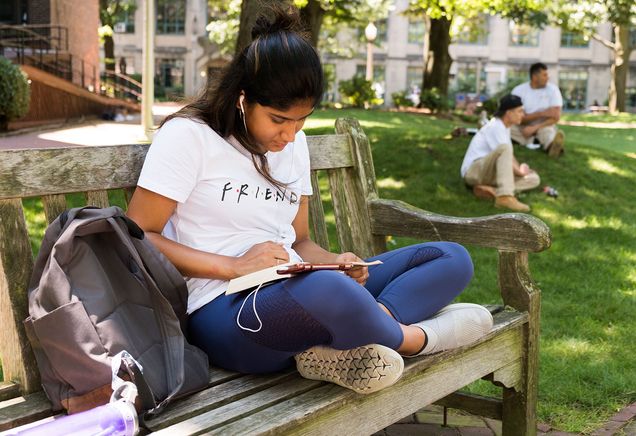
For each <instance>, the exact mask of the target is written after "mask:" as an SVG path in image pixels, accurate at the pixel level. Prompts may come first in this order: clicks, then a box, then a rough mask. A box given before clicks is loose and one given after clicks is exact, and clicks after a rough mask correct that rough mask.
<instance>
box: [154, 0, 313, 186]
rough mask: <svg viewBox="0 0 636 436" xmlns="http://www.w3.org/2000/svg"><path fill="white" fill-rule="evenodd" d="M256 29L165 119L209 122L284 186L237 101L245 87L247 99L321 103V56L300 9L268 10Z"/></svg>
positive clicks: (281, 106) (276, 104) (278, 105)
mask: <svg viewBox="0 0 636 436" xmlns="http://www.w3.org/2000/svg"><path fill="white" fill-rule="evenodd" d="M267 12H269V14H267V13H266V14H263V15H261V16H260V17H259V18H258V19H257V20H256V23H255V25H254V27H253V28H252V42H251V43H250V44H249V45H248V46H247V47H245V48H244V49H243V50H241V52H240V53H239V54H238V55H236V56H235V57H234V59H233V60H232V62H231V63H230V64H229V65H228V66H227V67H225V68H224V70H223V71H222V73H221V75H220V78H219V79H218V80H217V81H216V82H215V83H214V84H213V85H210V86H208V88H206V89H205V91H204V92H203V93H202V94H201V95H199V97H198V98H197V99H196V100H195V101H194V102H192V103H190V104H188V105H187V106H185V107H184V108H182V109H181V110H179V111H178V112H176V113H174V114H172V115H170V116H168V117H166V118H165V119H164V120H163V121H162V123H161V125H160V127H161V126H163V124H165V123H166V122H167V121H168V120H170V119H172V118H175V117H185V118H191V119H194V120H197V121H200V122H204V123H206V124H207V125H208V126H210V127H211V128H212V129H213V130H214V131H215V132H217V133H218V134H219V135H220V136H221V137H223V138H227V137H229V136H230V135H232V136H234V137H235V138H236V139H237V140H238V141H239V142H240V143H241V145H243V147H245V149H247V150H248V151H249V152H250V153H251V155H252V161H253V162H254V167H255V168H256V170H257V171H258V172H259V173H260V174H262V175H263V177H265V178H266V179H267V180H268V181H270V182H271V183H273V184H274V185H276V186H278V187H282V186H284V184H282V183H280V182H278V181H276V180H275V179H274V178H273V177H272V176H271V174H270V171H269V166H268V164H267V158H266V157H265V155H264V154H263V152H262V150H261V149H260V147H259V144H256V143H255V142H254V141H253V139H252V138H251V136H250V135H249V133H248V132H247V131H246V129H245V127H244V124H243V120H242V119H241V113H240V111H239V110H238V109H237V107H236V102H237V100H238V98H239V95H240V93H241V91H244V92H245V101H246V102H248V103H255V102H256V103H258V104H260V105H262V106H269V107H273V108H275V109H278V110H287V109H289V108H290V107H291V106H292V105H294V104H296V103H299V102H305V101H308V100H309V101H311V102H312V103H313V106H316V105H317V104H318V103H319V102H320V100H321V98H322V94H323V90H324V82H323V71H322V65H321V63H320V58H319V56H318V53H317V52H316V50H315V49H314V47H313V46H312V45H311V44H310V43H309V40H308V37H307V35H306V34H304V33H303V32H302V31H301V29H300V15H299V13H298V9H296V8H294V7H289V8H287V9H282V8H281V7H280V6H275V5H274V6H272V7H270V8H268V11H267Z"/></svg>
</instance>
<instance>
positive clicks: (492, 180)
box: [464, 144, 541, 196]
mask: <svg viewBox="0 0 636 436" xmlns="http://www.w3.org/2000/svg"><path fill="white" fill-rule="evenodd" d="M512 159H513V153H512V145H510V144H501V145H500V146H499V147H497V148H496V149H495V150H494V151H493V152H492V153H490V154H489V155H487V156H485V157H482V158H481V159H477V160H476V161H475V162H473V163H472V164H471V165H470V167H469V168H468V171H467V172H466V175H465V176H464V181H465V182H466V183H467V184H468V185H470V186H475V185H490V186H494V187H495V188H496V195H497V196H502V195H514V194H515V193H517V192H521V191H527V190H529V189H533V188H536V187H537V186H539V183H541V179H540V178H539V175H538V174H537V173H535V172H533V173H530V174H528V175H527V176H523V177H517V176H515V175H514V173H513V170H512Z"/></svg>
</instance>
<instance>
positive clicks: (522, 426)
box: [499, 251, 541, 435]
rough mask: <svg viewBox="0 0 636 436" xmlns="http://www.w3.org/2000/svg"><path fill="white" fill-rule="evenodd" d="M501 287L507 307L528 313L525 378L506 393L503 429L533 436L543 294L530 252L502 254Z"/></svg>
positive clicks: (525, 339) (522, 362)
mask: <svg viewBox="0 0 636 436" xmlns="http://www.w3.org/2000/svg"><path fill="white" fill-rule="evenodd" d="M499 287H500V289H501V295H502V297H503V300H504V303H505V304H507V305H509V306H511V307H514V308H515V309H517V310H519V311H527V313H528V324H526V326H525V328H524V344H523V345H524V349H525V350H526V352H525V353H524V355H523V356H521V358H522V361H521V371H522V373H523V378H522V379H521V381H520V384H519V385H517V386H515V388H516V389H515V388H511V389H508V388H504V390H503V426H502V430H503V432H504V434H506V433H507V434H515V433H516V434H519V435H533V434H535V433H536V428H537V421H536V420H537V416H536V414H537V398H538V384H539V324H540V319H541V291H540V290H539V288H538V287H537V285H536V284H535V283H534V281H533V280H532V278H531V277H530V270H529V268H528V254H527V253H523V252H521V253H515V252H512V253H511V252H505V251H500V252H499Z"/></svg>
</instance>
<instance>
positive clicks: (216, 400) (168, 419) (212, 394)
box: [146, 370, 295, 431]
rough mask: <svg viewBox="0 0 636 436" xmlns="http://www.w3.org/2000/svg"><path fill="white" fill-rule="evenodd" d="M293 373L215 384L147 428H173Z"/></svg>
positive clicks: (182, 402)
mask: <svg viewBox="0 0 636 436" xmlns="http://www.w3.org/2000/svg"><path fill="white" fill-rule="evenodd" d="M294 372H295V371H291V370H288V371H285V372H282V373H277V374H270V375H244V376H242V377H239V378H236V379H232V380H229V381H227V382H225V383H221V384H218V385H215V386H213V387H211V388H208V389H205V390H203V391H200V392H197V393H195V394H192V395H190V396H188V397H186V398H184V399H182V400H180V401H178V402H176V403H173V404H170V405H169V406H168V407H166V410H165V411H163V412H162V413H161V414H160V415H159V416H157V417H156V418H153V419H151V420H147V421H146V425H147V426H148V428H150V429H151V430H154V431H156V430H159V429H161V428H163V427H166V426H168V425H173V424H175V423H176V422H178V421H182V420H184V419H187V418H189V417H191V416H194V415H199V414H201V413H203V412H206V411H208V410H210V409H213V408H215V407H219V406H223V405H225V404H228V403H231V402H233V401H236V400H239V399H241V398H244V397H247V396H249V395H252V394H253V393H255V392H258V391H261V390H263V389H267V388H269V387H271V386H274V385H276V384H278V383H282V382H284V381H285V380H287V379H289V378H290V377H293V376H294V375H295V374H294Z"/></svg>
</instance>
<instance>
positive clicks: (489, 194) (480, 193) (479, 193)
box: [473, 185, 495, 200]
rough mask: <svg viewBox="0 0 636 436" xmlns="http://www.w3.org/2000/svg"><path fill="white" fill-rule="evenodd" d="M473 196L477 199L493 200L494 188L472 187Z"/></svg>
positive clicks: (488, 186) (487, 186) (484, 186)
mask: <svg viewBox="0 0 636 436" xmlns="http://www.w3.org/2000/svg"><path fill="white" fill-rule="evenodd" d="M473 194H475V197H477V198H482V199H484V200H492V199H493V198H495V188H494V187H492V186H490V185H475V186H473Z"/></svg>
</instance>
